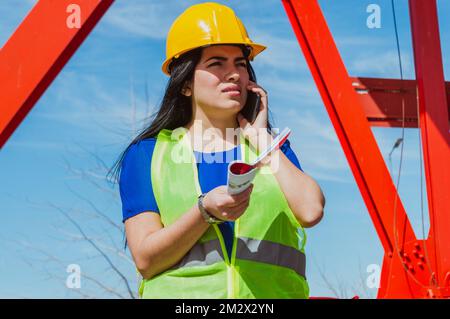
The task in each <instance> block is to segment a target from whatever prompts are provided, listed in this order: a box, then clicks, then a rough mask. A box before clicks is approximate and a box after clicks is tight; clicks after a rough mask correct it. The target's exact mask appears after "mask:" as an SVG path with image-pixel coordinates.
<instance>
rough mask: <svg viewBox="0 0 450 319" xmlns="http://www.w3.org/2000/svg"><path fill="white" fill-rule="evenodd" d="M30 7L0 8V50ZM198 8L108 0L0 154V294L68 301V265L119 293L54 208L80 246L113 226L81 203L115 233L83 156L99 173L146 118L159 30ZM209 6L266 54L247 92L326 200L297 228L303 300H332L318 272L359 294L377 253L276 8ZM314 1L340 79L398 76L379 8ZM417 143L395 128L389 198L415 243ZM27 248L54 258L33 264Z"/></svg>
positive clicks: (114, 191)
mask: <svg viewBox="0 0 450 319" xmlns="http://www.w3.org/2000/svg"><path fill="white" fill-rule="evenodd" d="M34 2H35V1H31V0H28V1H24V0H4V1H1V2H0V46H2V45H3V44H4V42H5V41H6V40H7V39H8V37H9V36H10V34H11V33H12V32H13V31H14V29H15V28H16V26H17V25H18V24H19V23H20V21H21V20H22V19H23V17H25V15H26V14H27V12H28V11H29V10H30V9H31V8H32V6H33V4H34ZM198 2H199V1H174V0H167V1H163V2H162V1H150V0H127V1H124V0H116V2H115V3H114V4H113V6H112V7H111V8H110V10H109V11H108V12H107V13H106V14H105V16H104V17H103V19H102V20H101V21H100V22H99V24H98V25H97V27H96V28H95V29H94V30H93V32H92V33H91V35H90V36H89V37H88V38H87V39H86V41H85V42H84V43H83V44H82V46H81V47H80V48H79V50H78V51H77V52H76V53H75V55H74V56H73V57H72V59H71V60H70V61H69V62H68V63H67V65H66V66H65V68H64V69H63V70H62V72H61V73H60V74H59V75H58V77H57V78H56V79H55V81H54V82H53V84H52V85H51V86H50V87H49V89H48V90H47V91H46V92H45V94H44V95H43V96H42V98H41V99H40V100H39V101H38V103H37V104H36V105H35V107H34V108H33V110H32V111H31V112H30V113H29V115H28V116H27V118H26V119H25V120H24V121H23V122H22V124H21V125H20V126H19V127H18V129H17V130H16V131H15V132H14V134H13V135H12V136H11V138H10V139H9V141H8V142H7V143H6V145H5V146H4V147H3V149H2V150H1V152H0V180H1V181H2V185H1V186H0V201H1V203H2V206H1V208H0V210H1V216H2V225H3V230H2V232H1V233H0V282H1V285H0V297H29V298H67V297H71V298H72V297H73V298H76V297H79V296H80V294H78V293H75V292H74V291H73V290H71V289H68V288H66V287H65V285H64V282H65V278H66V277H67V275H68V273H67V272H66V266H67V265H69V264H72V263H73V264H78V265H80V267H81V269H82V273H89V274H91V275H92V276H97V278H101V279H102V280H103V281H104V282H106V283H108V285H109V286H111V287H117V289H119V290H123V289H124V288H123V283H122V282H120V280H117V279H116V277H115V276H114V274H113V273H111V269H110V267H109V266H108V265H107V264H106V263H105V261H104V260H102V259H101V258H98V257H96V255H95V251H94V250H93V248H92V246H89V245H87V244H86V243H84V242H83V241H80V240H79V238H78V239H77V236H78V235H79V234H78V233H77V231H76V229H75V228H74V227H73V226H72V225H71V224H70V223H69V222H68V221H67V219H65V218H64V217H63V215H61V214H60V213H59V212H58V210H57V209H55V207H59V208H62V209H64V210H65V211H69V212H70V213H71V214H73V216H76V217H77V220H78V221H79V222H80V224H81V225H83V227H84V228H85V229H86V232H88V233H89V236H92V237H93V238H94V240H98V241H99V242H102V241H103V242H105V241H108V242H110V243H111V245H114V244H115V245H118V246H120V245H121V243H122V235H121V233H120V230H117V229H115V228H113V227H111V226H110V225H108V224H105V222H103V221H101V220H99V219H98V218H97V219H96V218H93V217H92V214H90V213H92V206H91V205H90V204H89V202H88V201H87V200H86V199H88V200H89V201H90V203H92V204H93V205H94V206H95V207H96V208H98V209H99V210H101V211H102V212H103V213H104V214H106V215H107V216H109V217H110V218H111V219H112V220H113V221H115V222H116V223H117V224H119V225H121V206H120V199H119V196H118V188H117V186H114V187H113V186H111V185H109V184H107V183H105V182H104V181H103V180H102V177H103V176H104V171H103V170H102V165H101V162H100V161H96V160H95V158H93V156H92V153H94V154H96V155H97V156H98V158H100V159H101V160H102V161H103V162H104V163H106V165H107V166H111V165H112V164H113V162H114V161H115V159H116V158H117V156H118V155H119V153H120V152H121V151H122V150H123V148H124V147H125V146H126V145H127V143H128V142H129V141H130V139H131V138H132V137H133V136H134V134H135V132H136V131H137V130H139V129H140V128H141V127H142V125H144V124H146V123H148V122H146V116H147V115H148V114H149V112H153V111H155V110H156V108H157V106H158V103H159V102H160V100H161V98H162V96H163V92H164V87H165V84H166V81H167V77H166V76H165V75H164V74H163V73H162V72H161V71H160V66H161V63H162V61H163V60H164V55H165V36H166V34H167V31H168V28H169V27H170V24H171V23H172V21H173V20H174V19H175V18H176V17H177V16H178V15H179V14H180V13H181V12H182V11H183V10H184V9H185V8H187V7H188V6H190V5H192V4H194V3H198ZM222 3H224V4H228V5H229V6H231V7H232V8H233V9H234V10H235V11H236V13H237V14H238V16H240V17H241V19H242V20H243V22H244V24H245V25H246V27H247V30H248V32H249V34H250V37H251V38H252V39H253V40H254V41H255V42H258V43H262V44H265V45H267V47H268V48H267V49H266V51H264V52H263V53H262V54H261V55H259V56H258V57H257V58H256V59H255V61H254V63H253V66H254V68H255V71H256V74H257V77H258V82H259V84H261V85H262V86H263V87H264V88H265V89H266V90H267V91H268V92H269V93H270V101H269V107H270V109H271V111H272V113H273V115H274V120H275V121H274V124H275V126H276V127H280V128H283V127H285V126H288V127H290V128H291V129H292V131H293V133H292V134H291V138H290V140H291V146H292V148H293V149H294V151H295V152H296V154H297V156H298V158H299V160H300V162H301V164H302V167H303V169H304V170H305V172H307V173H308V174H310V175H311V176H313V177H314V178H315V179H316V180H317V181H318V182H319V184H320V185H321V187H322V189H323V191H324V193H325V196H326V199H327V203H326V209H325V218H324V219H323V221H322V222H321V223H320V224H319V225H318V226H316V227H314V228H312V229H309V230H308V231H307V233H308V235H309V237H308V246H307V254H308V257H309V259H308V265H307V275H308V279H309V282H310V286H311V295H314V296H330V295H333V293H332V291H330V289H329V288H328V287H327V285H326V284H325V283H324V281H323V279H322V278H321V276H320V272H319V268H321V269H323V272H324V273H325V274H326V276H327V278H328V279H329V280H330V281H331V282H332V283H333V285H334V286H335V287H343V288H342V289H343V290H346V291H347V292H348V293H349V294H350V295H351V296H352V295H353V294H355V293H360V294H361V291H363V290H364V289H363V288H362V287H361V282H364V281H365V279H366V277H367V276H368V275H369V274H368V273H367V272H366V267H367V266H368V265H370V264H378V265H380V266H381V261H382V256H383V249H382V247H381V244H380V242H379V240H378V237H377V235H376V232H375V229H374V227H373V225H372V222H371V220H370V217H369V214H368V212H367V209H366V207H365V205H364V202H363V200H362V197H361V195H360V193H359V190H358V187H357V185H356V183H355V179H354V178H353V175H352V173H351V171H350V168H349V165H348V163H347V161H346V158H345V155H344V153H343V151H342V149H341V147H340V144H339V142H338V140H337V137H336V133H335V131H334V129H333V126H332V125H331V122H330V120H329V118H328V115H327V113H326V110H325V107H324V106H323V103H322V101H321V99H320V96H319V94H318V91H317V89H316V87H315V84H314V82H313V80H312V77H311V74H310V72H309V69H308V67H307V65H306V63H305V60H304V58H303V55H302V53H301V50H300V47H299V45H298V43H297V41H296V38H295V35H294V33H293V31H292V27H291V26H290V24H289V21H288V19H287V17H286V13H285V11H284V9H283V6H282V5H281V1H275V0H261V1H258V2H257V5H256V6H255V3H256V2H254V1H237V0H232V1H222ZM319 3H320V5H321V7H322V9H323V12H324V15H325V17H326V19H327V22H328V25H329V27H330V29H331V31H332V33H333V36H334V38H335V40H336V43H337V46H338V48H339V50H340V53H341V55H342V58H343V60H344V63H345V65H346V67H347V70H348V72H349V74H350V75H352V76H367V77H386V78H399V68H398V62H397V51H396V44H395V35H394V27H393V19H392V14H391V7H390V0H370V1H365V0H341V1H331V0H322V1H319ZM371 3H374V4H378V5H379V6H380V7H381V28H380V29H369V28H367V26H366V19H367V17H368V15H369V14H368V13H367V12H366V8H367V6H368V5H369V4H371ZM395 3H396V9H397V17H398V26H399V37H400V44H401V50H402V62H403V65H404V74H405V78H408V79H413V78H414V62H413V55H412V46H411V35H410V30H409V17H408V10H407V1H406V0H396V1H395ZM438 6H439V18H440V28H441V42H442V52H443V58H444V69H445V70H444V72H445V75H446V79H447V80H448V79H449V78H450V47H449V46H450V35H449V32H448V30H449V29H450V16H449V15H448V14H447V13H448V12H450V3H449V1H444V0H440V1H438ZM373 133H374V135H375V137H376V139H377V142H378V145H379V147H380V150H381V152H382V154H383V156H384V157H385V159H386V160H387V154H388V153H389V151H390V150H391V148H392V145H393V144H394V142H395V141H396V139H397V138H399V137H400V135H401V130H400V129H379V128H378V129H373ZM418 145H419V144H418V131H417V130H415V129H407V130H406V132H405V144H404V159H403V168H402V174H401V182H400V194H401V197H402V201H403V205H404V206H405V208H406V210H407V211H408V214H409V216H410V219H411V222H412V225H413V227H414V229H415V231H416V234H417V236H419V237H421V216H420V172H421V170H420V167H419V159H420V158H419V156H420V153H419V146H418ZM398 164H399V152H398V150H397V151H396V152H394V154H393V156H392V167H393V172H394V173H395V176H397V167H398ZM424 196H425V198H426V194H424ZM425 204H426V200H425ZM425 214H427V210H426V208H425ZM426 219H427V217H426ZM105 236H106V238H107V239H105ZM30 247H32V248H30ZM38 250H42V251H45V252H47V253H49V254H51V255H52V256H53V257H55V256H56V257H57V259H58V260H59V259H60V260H61V262H54V259H55V258H53V261H52V259H48V258H44V257H43V255H42V254H41V253H39V251H38ZM127 255H128V257H129V252H128V251H127ZM47 257H48V256H47ZM114 258H117V262H118V263H119V264H120V265H121V266H120V267H121V270H122V271H123V272H124V273H126V274H127V276H129V277H130V278H132V277H133V276H134V272H133V266H132V264H131V263H129V259H127V258H126V257H124V256H119V255H117V254H115V257H114ZM47 273H51V274H52V276H51V277H49V276H48V275H47ZM83 282H84V281H83ZM85 282H86V284H82V288H81V289H80V291H81V292H82V293H86V294H95V295H96V296H105V297H107V296H109V295H107V294H104V295H102V292H101V289H99V288H98V287H96V286H95V285H92V281H91V282H89V281H85ZM352 289H353V290H352ZM355 290H356V292H355V293H353V291H355ZM365 290H366V292H365V293H367V294H368V295H372V296H373V295H374V294H375V290H374V289H368V288H365Z"/></svg>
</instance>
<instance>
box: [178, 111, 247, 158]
mask: <svg viewBox="0 0 450 319" xmlns="http://www.w3.org/2000/svg"><path fill="white" fill-rule="evenodd" d="M185 127H186V128H187V129H188V131H189V134H190V137H191V145H192V146H193V150H194V151H198V152H221V151H226V150H230V149H232V148H234V147H236V146H237V145H238V144H239V136H238V130H237V129H238V127H239V124H238V123H237V120H236V115H232V116H230V117H227V118H223V117H222V118H212V117H208V116H206V115H205V114H202V116H196V117H195V118H194V119H193V120H192V121H191V122H190V123H189V124H188V125H186V126H185Z"/></svg>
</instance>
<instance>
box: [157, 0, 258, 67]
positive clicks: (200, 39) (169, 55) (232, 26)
mask: <svg viewBox="0 0 450 319" xmlns="http://www.w3.org/2000/svg"><path fill="white" fill-rule="evenodd" d="M212 44H243V45H246V46H249V47H250V48H251V50H250V55H249V57H248V58H249V60H250V61H251V60H253V58H254V57H255V56H257V55H258V54H259V53H261V52H262V51H263V50H264V49H265V48H266V47H265V46H264V45H261V44H257V43H253V42H252V40H250V38H249V37H248V34H247V30H246V29H245V27H244V25H243V24H242V21H241V20H240V19H239V18H238V17H237V16H236V14H235V13H234V11H233V10H232V9H231V8H229V7H227V6H224V5H222V4H219V3H215V2H205V3H200V4H196V5H193V6H191V7H189V8H187V9H186V10H185V11H184V12H183V13H182V14H181V15H180V16H179V17H178V18H177V19H176V20H175V21H174V22H173V24H172V26H171V27H170V30H169V33H168V35H167V42H166V60H165V61H164V63H163V65H162V70H163V72H164V73H165V74H167V75H170V73H169V64H170V63H171V62H172V60H173V59H177V58H178V57H179V56H180V55H182V54H183V53H186V52H188V51H190V50H192V49H195V48H199V47H202V46H206V45H212Z"/></svg>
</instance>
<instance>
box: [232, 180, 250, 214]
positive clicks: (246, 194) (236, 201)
mask: <svg viewBox="0 0 450 319" xmlns="http://www.w3.org/2000/svg"><path fill="white" fill-rule="evenodd" d="M252 191H253V184H250V186H249V187H248V188H247V189H246V190H245V191H243V192H241V193H239V194H236V195H230V196H231V198H232V201H231V202H230V204H229V205H227V207H230V208H231V207H236V206H238V205H240V204H241V203H242V202H244V201H245V200H247V199H248V198H250V195H251V193H252Z"/></svg>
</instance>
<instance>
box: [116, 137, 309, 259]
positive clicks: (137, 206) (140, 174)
mask: <svg viewBox="0 0 450 319" xmlns="http://www.w3.org/2000/svg"><path fill="white" fill-rule="evenodd" d="M155 143H156V138H148V139H144V140H142V141H139V142H138V143H136V144H133V145H132V146H131V147H130V148H129V149H128V151H127V153H126V155H125V157H124V160H123V162H122V170H121V174H120V182H119V188H120V197H121V200H122V214H123V222H125V220H126V219H128V218H130V217H133V216H135V215H137V214H140V213H142V212H146V211H151V212H155V213H159V209H158V205H157V204H156V200H155V196H154V194H153V188H152V183H151V176H150V174H151V172H150V165H151V160H152V154H153V150H154V148H155ZM281 150H282V152H283V153H284V154H285V155H286V157H287V158H288V159H289V160H290V161H291V162H292V163H293V164H294V165H295V166H296V167H297V168H299V169H302V168H301V166H300V163H299V161H298V159H297V156H296V155H295V153H294V152H293V151H292V149H291V147H290V143H289V140H287V141H286V142H285V143H284V144H283V145H282V147H281ZM194 155H195V159H196V162H197V169H198V179H199V184H200V188H201V190H202V193H207V192H209V191H210V190H212V189H214V188H216V187H218V186H221V185H226V184H227V168H228V163H229V162H231V161H233V160H239V159H240V157H241V152H240V146H239V145H238V146H236V147H235V148H233V149H231V150H228V151H225V152H213V153H201V152H197V151H194ZM219 228H220V230H221V232H222V235H223V238H224V240H225V246H226V248H227V252H228V255H229V256H230V255H231V249H232V245H233V232H234V222H225V223H222V224H219Z"/></svg>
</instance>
